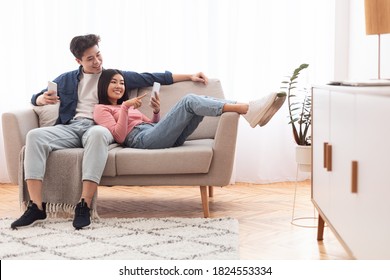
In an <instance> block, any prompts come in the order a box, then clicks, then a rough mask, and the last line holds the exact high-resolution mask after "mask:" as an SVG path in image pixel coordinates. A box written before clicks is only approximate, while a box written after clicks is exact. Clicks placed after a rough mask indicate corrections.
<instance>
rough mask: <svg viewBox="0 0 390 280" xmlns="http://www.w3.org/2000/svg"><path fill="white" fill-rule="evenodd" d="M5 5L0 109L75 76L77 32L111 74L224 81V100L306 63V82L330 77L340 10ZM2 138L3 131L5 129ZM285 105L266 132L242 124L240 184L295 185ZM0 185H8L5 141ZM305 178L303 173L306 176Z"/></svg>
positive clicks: (211, 4) (260, 1) (133, 2)
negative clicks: (91, 39) (87, 37)
mask: <svg viewBox="0 0 390 280" xmlns="http://www.w3.org/2000/svg"><path fill="white" fill-rule="evenodd" d="M5 3H6V2H4V1H3V2H1V4H0V8H1V9H0V23H1V24H0V28H1V43H0V53H1V56H2V60H1V67H0V69H1V70H0V71H1V73H0V74H1V75H0V77H1V81H2V82H1V85H2V99H1V103H0V110H1V111H0V112H1V113H3V112H4V111H7V110H11V109H17V108H21V107H25V106H29V101H30V97H31V95H32V94H33V93H36V92H38V91H40V90H41V89H43V88H44V87H45V86H46V83H47V80H51V79H54V78H55V77H57V76H58V75H59V74H61V73H63V72H65V71H70V70H74V69H76V68H77V66H78V65H77V64H76V62H75V60H74V57H73V56H72V54H71V53H70V51H69V42H70V40H71V39H72V38H73V37H74V36H76V35H81V34H87V33H95V34H99V35H100V36H101V39H102V41H101V43H100V49H101V51H102V54H103V57H104V67H105V68H119V69H123V70H134V71H138V72H144V71H147V72H160V71H164V70H170V71H172V72H174V73H195V72H197V71H203V72H204V73H206V74H207V75H208V77H210V78H219V79H220V80H221V82H222V85H223V87H224V90H225V94H226V97H227V98H229V99H234V100H238V101H249V100H251V99H256V98H261V97H262V96H264V95H265V94H267V93H268V92H270V91H275V90H278V89H279V87H280V82H281V81H282V80H283V79H284V76H285V75H288V74H290V73H291V72H292V70H293V69H294V68H296V67H297V66H299V65H300V64H301V63H304V62H305V63H309V64H310V66H309V69H308V71H306V73H305V75H303V76H302V81H303V82H304V83H307V84H309V83H321V82H325V81H328V80H330V79H332V75H333V49H334V5H335V1H334V0H333V1H329V0H272V1H270V0H267V1H266V0H164V1H158V0H106V1H103V0H98V1H97V0H63V1H60V0H34V1H29V0H14V1H12V2H10V3H9V4H5ZM0 132H1V133H2V131H1V127H0ZM292 139H293V138H292V134H291V128H290V126H289V125H288V120H287V107H286V106H285V105H284V107H283V108H282V109H281V110H280V111H279V112H278V113H277V115H276V116H275V117H274V118H273V119H272V120H271V121H270V122H269V124H268V125H267V126H265V127H263V128H260V127H257V128H255V129H252V128H250V127H249V125H248V124H247V123H246V122H245V120H244V119H243V118H241V120H240V127H239V136H238V145H237V151H236V163H235V176H234V178H233V179H234V180H236V181H239V182H255V183H265V182H277V181H289V180H295V172H296V165H295V161H294V146H295V145H294V143H293V140H292ZM0 142H1V143H0V144H1V145H0V182H7V181H8V177H7V173H6V167H5V159H4V150H3V145H2V138H1V140H0ZM300 176H301V178H302V176H303V178H304V177H305V176H307V174H306V175H305V174H301V175H300Z"/></svg>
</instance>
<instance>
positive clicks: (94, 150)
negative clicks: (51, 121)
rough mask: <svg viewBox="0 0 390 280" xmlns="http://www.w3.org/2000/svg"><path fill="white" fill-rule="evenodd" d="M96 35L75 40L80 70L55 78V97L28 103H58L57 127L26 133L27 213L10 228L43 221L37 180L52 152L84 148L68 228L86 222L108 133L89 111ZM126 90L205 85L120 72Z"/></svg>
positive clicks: (98, 60)
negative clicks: (76, 199) (156, 85)
mask: <svg viewBox="0 0 390 280" xmlns="http://www.w3.org/2000/svg"><path fill="white" fill-rule="evenodd" d="M99 42H100V37H99V36H97V35H94V34H89V35H84V36H76V37H74V38H73V39H72V41H71V43H70V51H71V52H72V54H73V55H74V56H75V58H76V61H77V63H78V64H79V65H80V67H79V68H78V69H77V70H75V71H71V72H67V73H64V74H62V75H60V76H59V77H57V78H56V79H55V80H54V82H55V83H57V85H58V88H57V94H55V92H53V91H52V90H47V89H45V90H42V91H41V92H39V93H38V94H35V95H33V96H32V98H31V103H32V104H33V105H37V106H45V105H48V104H55V103H57V102H60V108H59V117H58V119H57V122H56V125H54V126H51V127H42V128H36V129H33V130H31V131H29V132H28V134H27V137H26V149H25V159H24V169H25V178H26V182H27V189H28V192H29V195H30V199H31V200H30V202H29V203H28V206H27V210H26V211H25V212H24V214H23V215H22V216H21V217H20V218H19V219H18V220H16V221H15V222H13V223H12V224H11V228H13V229H16V228H19V227H25V226H31V225H33V224H35V223H36V222H41V221H43V220H45V219H46V217H47V215H46V203H45V202H43V201H42V180H43V177H44V174H45V168H46V161H47V158H48V156H49V154H50V152H51V151H55V150H60V149H66V148H79V147H83V148H84V156H83V163H82V174H83V176H82V181H83V182H82V185H83V189H82V194H81V198H80V202H79V203H78V204H77V205H76V209H75V216H74V220H73V226H74V227H75V228H76V229H81V228H83V227H86V226H88V225H89V224H90V223H91V218H90V208H89V207H90V205H91V202H92V198H93V196H94V194H95V192H96V190H97V186H98V184H99V182H100V179H101V176H102V174H103V170H104V167H105V164H106V161H107V157H108V145H109V144H110V143H112V142H113V141H114V140H113V137H112V135H111V133H110V132H109V131H108V130H107V129H106V128H104V127H101V126H97V125H95V123H94V122H93V108H94V106H95V104H97V103H98V97H97V82H98V80H99V76H100V74H101V72H102V69H103V66H102V65H103V57H102V55H101V53H100V49H99ZM123 73H124V78H125V83H126V86H127V88H128V89H133V88H142V87H148V86H151V85H153V82H159V83H160V84H163V85H168V84H172V83H175V82H179V81H186V80H192V81H194V82H201V83H204V84H207V82H208V80H207V77H206V76H205V75H204V74H203V73H197V74H194V75H187V74H172V73H170V72H168V71H166V72H165V73H153V74H151V73H142V74H140V73H136V72H130V71H123Z"/></svg>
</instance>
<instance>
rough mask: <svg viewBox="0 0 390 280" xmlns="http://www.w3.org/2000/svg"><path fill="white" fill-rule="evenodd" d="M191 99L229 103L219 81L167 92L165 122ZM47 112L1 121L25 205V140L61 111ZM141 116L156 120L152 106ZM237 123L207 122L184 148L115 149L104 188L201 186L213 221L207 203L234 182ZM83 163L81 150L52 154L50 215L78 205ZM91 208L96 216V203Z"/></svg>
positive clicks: (229, 116) (230, 119) (47, 183)
mask: <svg viewBox="0 0 390 280" xmlns="http://www.w3.org/2000/svg"><path fill="white" fill-rule="evenodd" d="M145 91H150V88H146V89H138V90H133V91H132V92H131V93H130V95H131V97H133V96H135V95H140V94H142V93H144V92H145ZM187 93H195V94H199V95H208V96H213V97H217V98H224V94H223V90H222V87H221V84H220V81H219V80H216V79H213V80H210V81H209V84H208V85H207V86H206V85H203V84H200V83H194V82H180V83H175V84H173V85H169V86H162V87H161V91H160V98H161V113H162V116H163V115H164V114H165V113H166V112H167V111H168V110H169V109H170V108H171V107H172V105H173V104H175V103H176V102H177V101H178V100H179V99H180V98H181V97H182V96H183V95H185V94H187ZM147 98H149V97H148V96H147V97H146V98H145V100H148V99H147ZM48 106H51V107H48ZM48 106H43V107H39V108H37V107H33V108H31V109H30V108H27V109H24V110H19V111H14V112H6V113H4V114H3V115H2V122H3V137H4V146H5V155H6V161H7V168H8V174H9V178H10V180H11V182H12V183H14V184H18V185H19V188H20V201H21V202H23V203H24V204H25V203H26V201H28V199H29V197H28V193H27V190H26V185H25V181H24V176H23V156H24V153H23V152H24V149H23V147H24V144H25V139H26V134H27V132H28V131H29V130H31V129H33V128H36V127H38V126H39V125H47V121H49V122H50V118H51V119H52V120H54V119H55V118H56V113H57V108H56V107H55V106H54V105H48ZM141 110H143V112H144V113H145V114H147V115H149V116H151V109H150V107H149V106H145V105H144V106H142V107H141ZM53 115H54V116H53ZM238 119H239V115H238V114H237V113H224V114H222V116H220V117H217V118H215V117H205V119H204V120H203V122H202V123H201V124H200V125H199V127H198V128H197V130H196V131H195V132H194V133H193V134H192V135H191V136H190V138H189V139H188V141H186V142H185V144H184V145H183V146H181V147H175V148H169V149H159V150H141V149H132V148H123V147H122V146H120V145H118V144H112V145H111V146H110V147H109V156H108V160H107V163H106V167H105V170H104V173H103V177H102V179H101V183H100V184H101V185H104V186H114V185H126V186H198V187H200V194H201V200H202V207H203V212H204V217H209V215H210V213H209V202H208V197H209V196H212V187H213V186H226V185H228V184H229V182H230V178H231V174H232V169H233V162H234V154H235V146H236V137H237V127H238ZM49 124H50V123H49ZM82 158H83V149H82V148H77V149H65V150H60V151H54V152H52V153H51V154H50V156H49V158H48V161H47V169H46V174H45V178H44V184H43V199H44V201H47V202H48V205H49V206H48V211H49V212H59V211H65V212H66V211H68V212H71V210H72V209H73V207H74V205H75V204H76V203H77V202H78V200H79V198H80V195H81V189H82V185H81V162H82ZM92 207H93V209H94V211H96V199H95V200H94V203H93V205H92ZM95 213H96V212H95Z"/></svg>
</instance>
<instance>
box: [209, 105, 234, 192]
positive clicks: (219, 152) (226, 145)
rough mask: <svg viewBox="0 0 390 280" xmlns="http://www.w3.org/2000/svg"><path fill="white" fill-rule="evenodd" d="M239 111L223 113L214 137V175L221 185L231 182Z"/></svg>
mask: <svg viewBox="0 0 390 280" xmlns="http://www.w3.org/2000/svg"><path fill="white" fill-rule="evenodd" d="M239 118H240V115H239V114H238V113H231V112H229V113H223V114H222V115H221V119H220V121H219V123H218V127H217V131H216V134H215V138H214V147H213V149H214V156H213V162H212V166H211V168H212V170H213V171H212V173H213V175H212V176H215V177H216V178H218V179H217V180H219V181H220V182H219V184H218V185H220V186H226V185H228V184H229V183H230V179H231V174H232V171H233V165H234V158H235V151H236V142H237V133H238V121H239Z"/></svg>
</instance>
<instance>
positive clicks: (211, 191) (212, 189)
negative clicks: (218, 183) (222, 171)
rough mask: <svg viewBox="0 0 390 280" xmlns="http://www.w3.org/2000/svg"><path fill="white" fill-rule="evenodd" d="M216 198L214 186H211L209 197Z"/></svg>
mask: <svg viewBox="0 0 390 280" xmlns="http://www.w3.org/2000/svg"><path fill="white" fill-rule="evenodd" d="M213 196H214V188H213V186H209V197H213Z"/></svg>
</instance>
